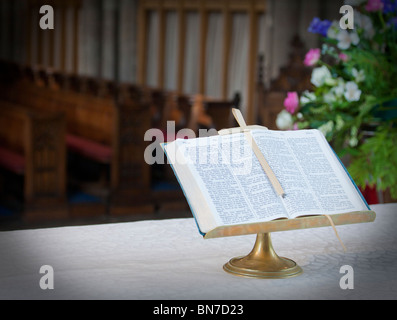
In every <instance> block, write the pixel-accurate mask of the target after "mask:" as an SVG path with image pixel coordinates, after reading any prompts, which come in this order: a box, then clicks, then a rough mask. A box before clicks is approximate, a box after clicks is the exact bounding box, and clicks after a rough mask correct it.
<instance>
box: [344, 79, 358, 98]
mask: <svg viewBox="0 0 397 320" xmlns="http://www.w3.org/2000/svg"><path fill="white" fill-rule="evenodd" d="M345 89H346V91H345V94H344V96H345V98H346V100H347V101H358V100H360V97H361V90H360V89H359V88H358V86H357V84H356V83H355V82H354V81H349V82H347V83H346V85H345Z"/></svg>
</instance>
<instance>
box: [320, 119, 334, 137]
mask: <svg viewBox="0 0 397 320" xmlns="http://www.w3.org/2000/svg"><path fill="white" fill-rule="evenodd" d="M332 129H334V123H333V122H332V121H331V120H330V121H328V122H327V123H324V124H323V125H322V126H320V127H319V128H318V130H320V131H321V133H322V134H323V135H324V136H326V135H327V133H328V132H331V131H332Z"/></svg>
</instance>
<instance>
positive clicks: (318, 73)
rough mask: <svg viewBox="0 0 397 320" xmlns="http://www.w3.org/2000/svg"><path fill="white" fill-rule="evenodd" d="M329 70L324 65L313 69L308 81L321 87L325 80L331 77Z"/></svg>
mask: <svg viewBox="0 0 397 320" xmlns="http://www.w3.org/2000/svg"><path fill="white" fill-rule="evenodd" d="M331 78H332V76H331V72H330V71H329V70H328V68H327V67H326V66H322V67H319V68H315V69H313V72H312V77H311V79H310V82H311V83H312V84H314V85H315V86H316V87H321V86H322V85H323V84H324V83H325V82H326V81H327V80H329V79H331Z"/></svg>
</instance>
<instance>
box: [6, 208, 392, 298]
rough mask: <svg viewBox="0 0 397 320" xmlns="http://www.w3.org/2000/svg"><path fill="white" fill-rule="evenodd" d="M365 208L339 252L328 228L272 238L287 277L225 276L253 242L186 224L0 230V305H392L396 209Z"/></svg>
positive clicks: (342, 232)
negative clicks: (295, 271) (48, 282)
mask: <svg viewBox="0 0 397 320" xmlns="http://www.w3.org/2000/svg"><path fill="white" fill-rule="evenodd" d="M371 209H372V210H374V211H375V213H376V219H375V221H374V222H371V223H360V224H351V225H340V226H337V227H336V228H337V230H338V233H339V236H340V238H341V239H342V240H343V243H344V244H345V246H346V249H347V251H346V252H344V250H343V248H342V246H341V244H340V242H339V241H338V239H337V238H336V237H335V233H334V231H333V229H332V228H331V227H322V228H314V229H302V230H292V231H283V232H274V233H272V241H273V246H274V248H275V250H276V251H277V253H278V254H279V255H281V256H287V257H290V258H292V259H294V261H296V262H297V263H298V264H299V265H300V266H301V267H302V269H303V273H302V274H301V275H299V276H297V277H294V278H288V279H252V278H244V277H239V276H234V275H231V274H229V273H226V272H225V271H224V270H223V268H222V266H223V265H224V264H225V262H227V261H228V260H229V259H230V258H232V257H235V256H238V255H245V254H246V253H248V252H249V251H250V250H251V249H252V244H253V242H254V241H255V237H256V236H255V235H247V236H236V237H227V238H216V239H206V240H204V239H203V238H202V236H201V235H200V234H199V232H198V230H197V226H196V223H195V221H194V219H193V218H185V219H168V220H147V221H139V222H123V223H112V224H100V225H89V226H73V227H59V228H48V229H34V230H33V229H32V230H18V231H5V232H0V257H1V264H0V299H134V300H138V299H139V300H140V299H150V300H154V299H160V300H174V299H182V300H187V299H189V300H190V299H191V300H197V299H200V300H201V299H202V300H208V299H210V300H212V299H214V300H229V299H230V300H232V299H233V300H235V299H237V300H240V299H241V300H245V299H250V300H251V299H255V300H256V299H261V300H262V299H299V300H300V299H337V300H339V299H343V300H345V299H397V275H396V270H397V232H396V230H395V229H396V226H397V204H378V205H372V206H371ZM42 266H50V267H51V269H52V275H51V276H52V281H53V289H51V288H47V289H43V288H42V286H41V285H40V284H41V279H42V278H43V277H45V276H48V274H45V273H43V272H42V273H40V269H41V267H42ZM346 266H348V267H350V269H349V270H351V271H353V273H351V276H352V278H351V279H353V280H354V281H353V282H352V285H353V287H352V288H347V289H346V288H343V286H341V279H342V277H344V276H345V275H346V274H345V272H346V271H345V270H347V269H346Z"/></svg>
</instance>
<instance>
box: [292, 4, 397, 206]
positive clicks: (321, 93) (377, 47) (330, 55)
mask: <svg viewBox="0 0 397 320" xmlns="http://www.w3.org/2000/svg"><path fill="white" fill-rule="evenodd" d="M355 9H356V10H357V11H355V18H354V19H355V20H354V21H355V28H354V30H341V29H340V28H339V24H338V22H337V21H334V22H333V24H332V25H331V27H330V28H329V29H328V32H327V37H323V45H322V48H321V50H320V49H313V50H311V51H312V52H308V55H307V57H306V58H308V57H311V59H307V60H308V61H309V63H311V65H312V66H313V67H314V69H313V72H312V79H311V81H312V84H313V88H312V90H311V92H304V93H303V94H302V95H301V98H300V104H299V108H297V109H296V110H295V111H294V112H292V113H291V117H292V121H293V123H295V124H296V125H297V127H298V128H299V129H305V128H317V129H319V130H320V131H322V132H323V134H324V135H325V137H326V138H327V140H328V141H329V142H330V144H331V145H332V147H333V148H334V150H335V152H336V153H337V154H338V155H339V156H340V157H342V156H346V155H348V156H349V158H350V159H351V164H350V166H348V170H349V172H350V174H351V175H352V177H353V179H354V180H355V181H356V182H357V183H358V184H359V185H360V186H361V187H365V185H366V184H369V185H376V186H377V188H378V189H380V190H385V189H387V188H389V189H390V191H391V194H392V196H393V197H395V198H397V26H395V25H394V24H391V23H388V21H390V19H391V18H392V15H391V14H384V13H382V11H377V12H367V11H366V10H365V6H364V5H363V4H361V5H359V7H357V8H355ZM330 31H331V32H330ZM342 36H343V37H342ZM344 39H345V40H346V39H347V40H349V39H350V42H349V41H347V42H345V43H343V41H344ZM316 50H317V53H318V52H321V54H320V56H319V58H318V59H315V58H313V54H314V53H313V51H316ZM309 54H311V56H310V55H309ZM313 61H314V62H313Z"/></svg>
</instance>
